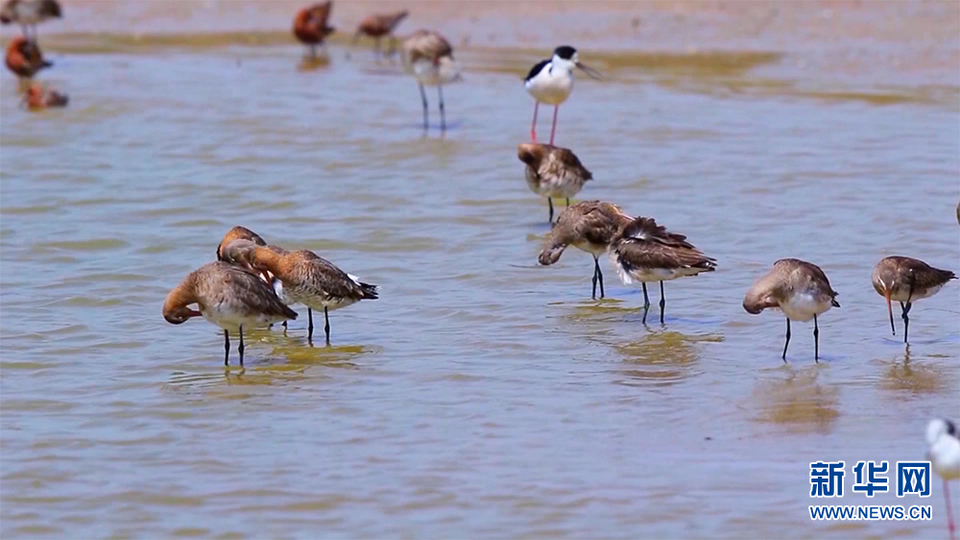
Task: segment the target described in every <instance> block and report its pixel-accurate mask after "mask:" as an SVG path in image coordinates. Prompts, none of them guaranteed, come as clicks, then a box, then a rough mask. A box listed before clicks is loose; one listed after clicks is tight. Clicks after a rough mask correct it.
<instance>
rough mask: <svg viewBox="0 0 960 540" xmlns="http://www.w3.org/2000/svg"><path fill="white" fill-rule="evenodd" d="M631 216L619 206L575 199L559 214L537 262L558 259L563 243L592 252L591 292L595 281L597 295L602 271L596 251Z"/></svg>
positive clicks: (606, 246) (602, 250)
mask: <svg viewBox="0 0 960 540" xmlns="http://www.w3.org/2000/svg"><path fill="white" fill-rule="evenodd" d="M631 221H633V218H632V217H630V216H628V215H626V214H624V213H623V210H621V209H620V207H619V206H616V205H614V204H610V203H606V202H600V201H584V202H581V203H577V204H575V205H573V206H571V207H569V208H567V209H566V210H564V211H563V213H561V214H560V217H559V218H557V222H556V223H555V224H554V225H553V228H552V229H551V230H550V234H548V235H547V239H546V241H545V242H544V243H543V250H542V251H541V252H540V257H539V258H538V260H539V262H540V264H542V265H544V266H549V265H551V264H553V263H555V262H557V261H558V260H559V259H560V255H563V250H565V249H566V248H567V246H574V247H576V248H579V249H581V250H583V251H586V252H587V253H589V254H590V255H593V294H592V298H594V299H596V298H597V283H599V284H600V298H603V297H604V296H605V293H604V290H603V272H601V271H600V260H599V258H600V255H603V254H604V253H606V252H607V250H608V249H609V247H610V244H611V242H613V239H614V237H615V236H616V235H617V232H618V231H619V230H620V229H621V228H623V227H625V226H626V225H628V224H629V223H630V222H631Z"/></svg>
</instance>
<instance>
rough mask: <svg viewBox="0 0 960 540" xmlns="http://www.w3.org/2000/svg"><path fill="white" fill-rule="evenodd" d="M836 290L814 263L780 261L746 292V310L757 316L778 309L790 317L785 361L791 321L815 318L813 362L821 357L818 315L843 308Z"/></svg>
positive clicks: (744, 300) (785, 359) (791, 260)
mask: <svg viewBox="0 0 960 540" xmlns="http://www.w3.org/2000/svg"><path fill="white" fill-rule="evenodd" d="M837 294H838V293H837V291H835V290H833V288H831V287H830V280H828V279H827V275H826V274H824V273H823V270H821V269H820V267H819V266H817V265H815V264H811V263H808V262H806V261H801V260H799V259H780V260H779V261H777V262H775V263H773V269H771V270H770V272H768V273H767V275H765V276H763V277H761V278H760V279H758V280H757V281H756V283H754V284H753V286H752V287H750V290H748V291H747V295H746V297H745V298H744V299H743V309H745V310H746V311H747V313H751V314H753V315H756V314H758V313H760V312H761V311H763V310H764V309H766V308H779V309H780V311H782V312H783V314H784V315H785V316H786V318H787V339H786V342H784V344H783V355H782V356H781V358H783V361H784V362H786V361H787V346H788V345H790V321H791V320H794V321H800V322H807V321H809V320H810V319H813V359H814V361H816V362H819V361H820V360H819V358H820V328H819V326H817V315H822V314H824V313H825V312H826V311H827V310H829V309H830V308H831V307H840V304H839V303H838V302H837V300H836V298H837Z"/></svg>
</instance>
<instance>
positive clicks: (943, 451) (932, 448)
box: [927, 418, 960, 540]
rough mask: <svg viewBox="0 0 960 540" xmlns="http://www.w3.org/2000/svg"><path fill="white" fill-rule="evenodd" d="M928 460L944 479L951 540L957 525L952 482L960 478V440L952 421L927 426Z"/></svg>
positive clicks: (938, 421)
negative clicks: (954, 513)
mask: <svg viewBox="0 0 960 540" xmlns="http://www.w3.org/2000/svg"><path fill="white" fill-rule="evenodd" d="M927 444H928V445H929V446H928V448H927V459H928V460H929V461H930V466H931V468H932V469H933V472H935V473H937V474H938V475H939V476H940V478H942V479H943V498H944V499H945V500H946V502H947V527H948V528H949V530H950V540H953V539H954V538H955V536H956V531H957V525H956V522H955V521H954V520H953V505H952V504H951V503H950V485H949V482H950V481H951V480H956V479H957V478H960V440H958V438H957V426H956V424H954V423H953V422H951V421H950V420H945V419H940V418H936V419H934V420H931V421H930V423H929V424H927Z"/></svg>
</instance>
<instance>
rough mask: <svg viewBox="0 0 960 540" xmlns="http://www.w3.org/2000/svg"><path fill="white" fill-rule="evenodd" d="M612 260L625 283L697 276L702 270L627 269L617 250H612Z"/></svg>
mask: <svg viewBox="0 0 960 540" xmlns="http://www.w3.org/2000/svg"><path fill="white" fill-rule="evenodd" d="M610 262H611V263H612V264H613V267H614V268H616V269H617V275H619V276H620V281H622V282H623V284H624V285H630V284H632V283H633V282H635V281H636V282H639V283H649V282H651V281H670V280H671V279H677V278H681V277H684V276H695V275H697V274H699V273H700V272H701V271H702V270H699V269H694V268H633V269H631V270H629V271H627V269H626V268H624V267H623V265H622V264H620V260H619V259H618V257H617V254H616V252H610Z"/></svg>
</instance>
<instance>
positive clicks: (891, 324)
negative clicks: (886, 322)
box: [883, 290, 897, 335]
mask: <svg viewBox="0 0 960 540" xmlns="http://www.w3.org/2000/svg"><path fill="white" fill-rule="evenodd" d="M883 296H885V297H886V299H887V313H889V314H890V331H891V332H893V335H897V328H896V327H895V326H893V305H892V304H891V303H890V291H886V290H885V291H883Z"/></svg>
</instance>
